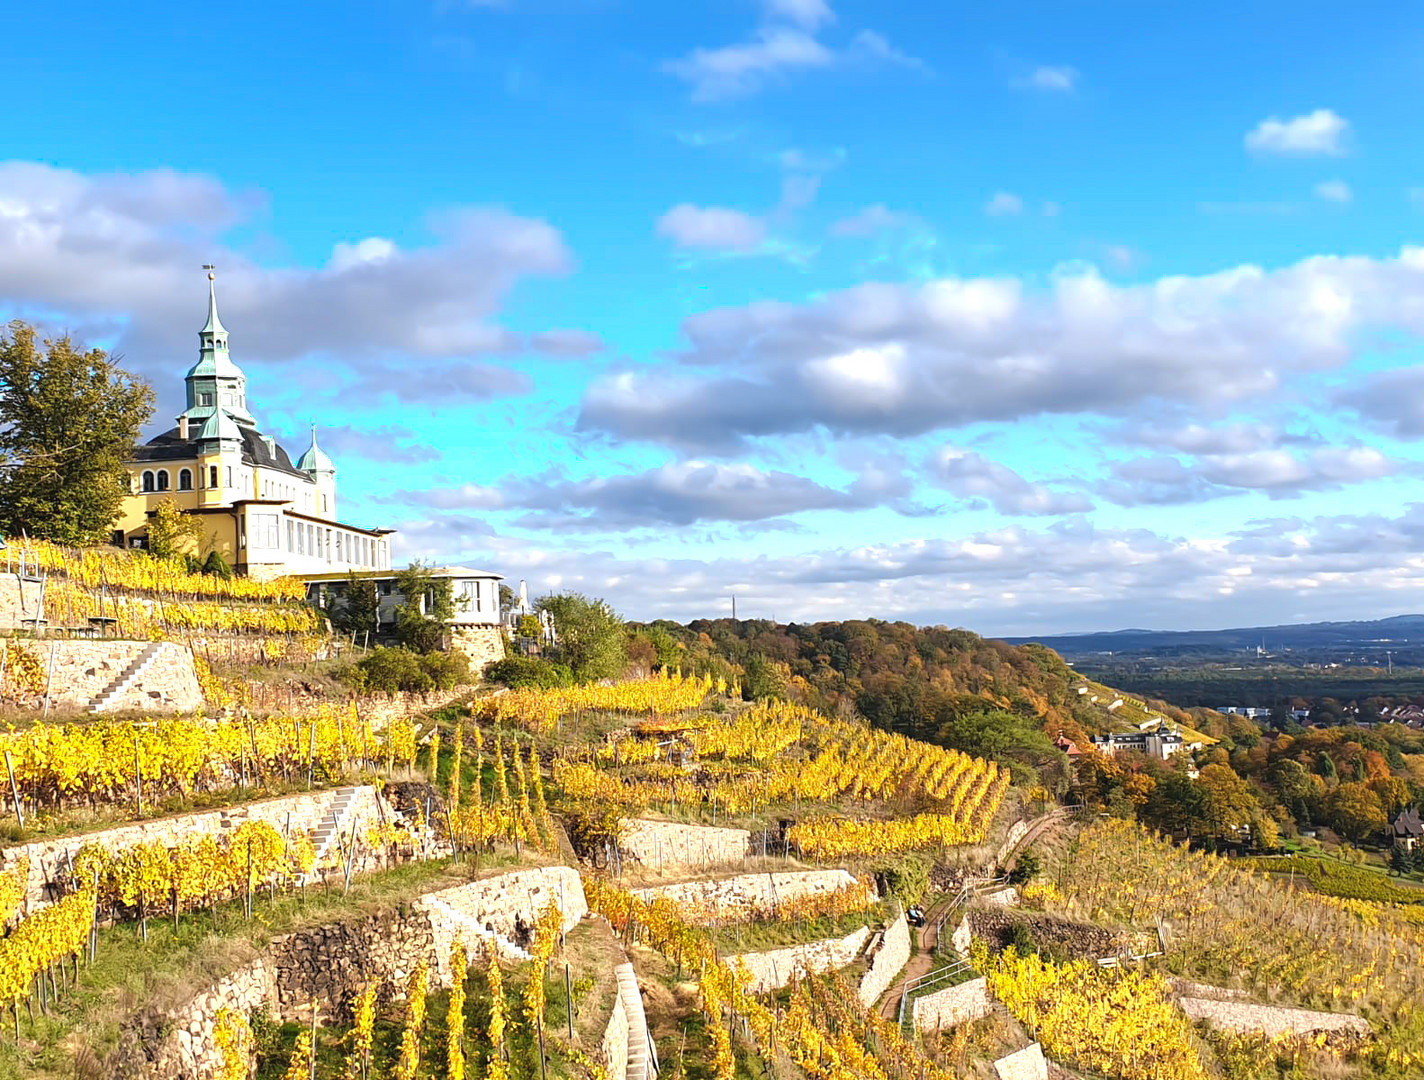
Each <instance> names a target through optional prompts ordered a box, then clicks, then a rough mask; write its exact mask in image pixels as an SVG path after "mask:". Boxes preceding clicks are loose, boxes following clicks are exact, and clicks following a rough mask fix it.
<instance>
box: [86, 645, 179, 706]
mask: <svg viewBox="0 0 1424 1080" xmlns="http://www.w3.org/2000/svg"><path fill="white" fill-rule="evenodd" d="M162 645H163V643H162V642H161V641H152V642H149V644H147V645H145V646H144V647H143V651H142V652H140V653H139V654H138V655H137V656H135V657H134V658H133V659H132V660H130V661H129V663H128V666H127V667H126V668H124V670H123V671H121V672H119V675H118V678H116V679H115V680H114V681H113V682H111V683H110V684H109V685H108V686H106V687H104V689H103V690H101V691H100V692H99V695H98V696H97V697H95V698H94V699H93V700H92V701H90V702H89V711H90V712H91V713H98V712H104V711H105V710H106V709H108V708H110V707H111V706H112V705H113V703H114V702H115V701H117V700H118V699H119V698H121V697H123V695H124V694H125V693H127V692H128V690H129V688H130V687H131V686H133V684H134V683H136V682H137V681H138V680H139V678H140V676H142V675H143V673H144V672H145V671H146V670H148V666H149V665H150V664H151V663H153V661H154V658H155V657H157V656H158V650H159V649H160V647H161V646H162Z"/></svg>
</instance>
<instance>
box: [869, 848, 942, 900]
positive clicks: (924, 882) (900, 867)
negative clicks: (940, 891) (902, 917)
mask: <svg viewBox="0 0 1424 1080" xmlns="http://www.w3.org/2000/svg"><path fill="white" fill-rule="evenodd" d="M875 876H876V878H877V884H878V885H879V886H880V892H881V894H882V895H885V896H893V897H894V898H895V899H896V900H899V901H900V903H902V904H904V905H906V906H909V905H910V904H915V903H918V902H919V901H920V899H921V898H922V897H923V896H924V895H925V893H926V892H928V891H929V887H930V865H929V863H928V862H927V861H926V860H924V859H922V858H919V857H917V856H914V855H907V856H906V857H905V858H903V859H901V860H899V861H898V862H896V863H894V864H892V865H890V866H884V867H880V868H878V869H877V870H876V871H875Z"/></svg>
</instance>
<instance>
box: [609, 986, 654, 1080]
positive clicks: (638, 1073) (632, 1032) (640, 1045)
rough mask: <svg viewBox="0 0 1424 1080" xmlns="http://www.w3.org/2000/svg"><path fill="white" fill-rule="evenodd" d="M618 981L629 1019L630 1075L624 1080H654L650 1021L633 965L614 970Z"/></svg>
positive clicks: (628, 1073)
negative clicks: (649, 1030)
mask: <svg viewBox="0 0 1424 1080" xmlns="http://www.w3.org/2000/svg"><path fill="white" fill-rule="evenodd" d="M613 973H614V975H616V976H617V978H618V999H619V1000H620V1001H621V1002H623V1013H624V1015H626V1016H627V1017H628V1071H627V1074H626V1077H625V1080H654V1077H656V1076H657V1075H658V1062H657V1058H656V1057H654V1056H653V1055H652V1051H651V1043H650V1041H649V1039H648V1017H647V1014H646V1013H645V1012H643V994H642V991H640V990H639V989H638V976H637V975H636V974H635V973H634V971H633V965H632V964H619V965H618V966H617V967H616V968H614V969H613Z"/></svg>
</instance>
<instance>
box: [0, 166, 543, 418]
mask: <svg viewBox="0 0 1424 1080" xmlns="http://www.w3.org/2000/svg"><path fill="white" fill-rule="evenodd" d="M261 205H262V202H261V200H260V199H259V198H257V197H256V196H252V195H248V194H242V193H236V194H235V193H232V192H230V191H228V190H227V189H226V188H224V187H223V186H222V185H221V184H220V183H218V182H217V181H216V180H214V179H212V178H210V177H204V176H194V175H188V174H182V173H176V172H173V171H171V170H155V171H151V172H144V173H137V174H134V175H123V174H116V175H99V176H86V175H83V174H80V173H77V172H72V171H69V170H65V169H56V168H52V167H50V166H45V165H33V164H24V163H14V162H11V163H7V164H0V297H3V298H4V300H5V301H6V302H8V304H9V305H11V310H12V311H14V312H15V313H16V314H20V315H24V314H26V313H29V312H40V313H58V314H59V315H60V316H62V317H63V318H64V319H65V320H66V322H67V325H69V326H72V327H74V329H75V330H76V333H77V334H78V335H80V336H84V337H88V338H91V339H96V340H101V341H105V342H106V343H108V344H110V345H112V346H113V347H114V348H115V349H116V350H118V351H120V352H122V353H124V354H125V357H126V359H127V361H128V362H129V363H130V364H132V365H133V367H134V368H135V369H136V370H138V371H140V372H142V373H143V374H146V375H148V376H150V377H151V378H153V379H154V380H155V381H156V382H157V383H158V385H159V387H160V389H161V390H162V389H164V388H166V387H169V386H172V385H173V365H174V361H173V357H174V356H175V355H177V356H188V355H190V354H191V353H192V351H193V349H194V347H195V335H196V330H197V327H198V326H200V325H201V320H202V315H203V307H204V299H205V298H204V297H203V295H202V293H203V284H204V283H203V281H202V279H201V278H200V276H199V272H198V267H199V266H200V265H202V264H203V263H206V262H214V263H216V264H217V265H218V289H219V297H220V301H221V304H222V312H223V319H224V321H225V322H226V323H227V325H228V328H229V329H230V330H231V331H232V345H233V353H234V356H235V357H236V358H237V360H238V361H239V363H242V364H243V365H245V366H248V367H249V371H251V370H252V368H253V367H254V366H255V367H257V368H260V367H261V366H262V365H265V364H274V363H278V362H286V361H292V360H295V359H298V358H301V357H306V356H309V355H313V354H325V355H329V356H335V357H340V363H339V364H337V365H334V366H335V368H336V370H337V371H338V372H340V371H342V370H343V369H344V370H345V371H346V372H348V373H349V374H351V375H352V376H354V378H355V379H356V380H357V381H358V382H359V381H360V380H362V379H363V378H369V377H376V376H379V377H385V376H386V374H387V373H388V372H389V370H390V368H391V366H392V365H393V364H394V362H395V358H397V357H412V356H413V357H418V358H420V360H421V362H422V365H423V368H422V374H423V375H424V374H429V375H430V376H431V377H432V378H433V380H434V381H435V382H437V383H442V384H444V385H445V386H446V387H447V388H450V389H453V390H455V391H456V392H457V393H458V394H460V395H461V396H466V397H468V396H489V395H491V394H499V393H509V392H518V391H519V390H521V389H524V388H527V379H526V378H525V377H524V376H522V375H520V374H519V373H517V372H512V371H507V370H504V369H498V368H494V367H492V366H490V365H454V364H453V363H452V362H453V361H455V360H457V359H459V360H463V359H465V358H468V357H470V356H473V355H476V354H491V353H504V352H513V351H517V349H518V348H519V347H520V341H519V338H518V336H517V335H514V334H511V333H510V332H509V331H507V330H505V329H504V328H503V327H501V326H500V325H499V324H498V323H497V322H496V321H495V320H496V316H497V314H498V312H499V309H500V307H501V306H502V304H503V301H504V299H505V297H506V296H507V295H508V293H509V291H510V290H511V289H512V288H513V287H514V285H515V284H516V283H517V282H519V281H521V280H523V279H525V278H527V277H530V276H547V275H562V274H564V273H566V272H567V271H568V270H569V268H570V264H571V259H570V256H569V252H568V250H567V248H566V247H565V245H564V242H563V239H562V238H561V237H560V235H559V233H558V231H557V230H556V229H554V228H552V227H551V226H549V225H548V224H546V223H544V222H542V221H538V220H534V219H531V218H522V217H518V216H516V215H514V214H510V213H507V212H505V211H502V210H489V209H471V208H461V209H453V210H449V211H446V212H444V213H441V214H438V215H435V216H433V217H432V218H431V219H430V220H429V222H428V226H429V231H430V234H431V237H432V239H431V242H430V243H429V244H427V245H426V246H423V247H410V248H402V247H399V246H397V245H396V244H394V243H393V242H391V241H390V240H386V239H384V238H380V237H368V238H365V239H362V240H358V241H354V242H351V243H342V244H337V245H336V246H335V247H334V248H333V251H332V255H331V258H330V260H329V261H328V263H327V264H326V265H325V266H324V267H320V268H316V269H309V268H305V267H296V266H267V265H258V264H256V263H254V262H253V261H251V260H249V259H248V258H247V257H246V256H244V255H242V254H239V253H237V252H235V251H232V250H230V249H228V248H227V247H226V246H225V243H224V240H223V236H224V234H225V232H226V230H228V229H230V228H231V227H233V226H234V225H237V224H239V223H241V222H244V221H247V220H249V219H251V218H252V216H253V214H254V213H255V212H256V211H257V210H258V209H260V207H261ZM297 374H298V377H299V375H300V373H297ZM416 381H417V380H410V379H408V378H402V379H399V380H397V382H408V383H413V382H416ZM395 389H396V390H397V392H398V393H399V394H400V396H402V397H404V398H407V399H409V395H408V394H406V393H405V392H403V391H401V390H400V388H398V387H397V388H395ZM164 404H166V403H164Z"/></svg>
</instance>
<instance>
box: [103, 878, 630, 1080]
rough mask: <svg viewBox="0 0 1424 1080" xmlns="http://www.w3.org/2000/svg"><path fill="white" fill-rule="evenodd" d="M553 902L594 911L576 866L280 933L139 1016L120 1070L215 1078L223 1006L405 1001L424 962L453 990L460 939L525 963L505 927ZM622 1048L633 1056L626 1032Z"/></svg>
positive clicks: (435, 981) (439, 983)
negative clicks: (180, 1001)
mask: <svg viewBox="0 0 1424 1080" xmlns="http://www.w3.org/2000/svg"><path fill="white" fill-rule="evenodd" d="M550 898H554V899H562V901H563V904H564V909H563V914H564V928H565V930H568V929H572V927H573V926H574V925H576V924H577V923H578V921H579V919H580V918H582V917H583V915H584V913H585V912H586V911H587V910H588V908H587V901H586V900H585V898H584V894H583V886H582V883H581V882H580V880H579V876H578V873H577V871H575V870H573V869H572V868H571V867H566V866H550V867H540V868H537V869H530V870H516V871H512V872H510V873H505V874H498V875H495V876H492V877H488V878H482V879H481V880H479V881H473V882H470V883H468V884H465V885H457V886H453V887H452V888H449V889H442V890H440V891H439V892H434V893H427V894H425V895H424V896H421V897H418V898H417V899H416V900H414V901H412V902H411V903H410V904H408V905H402V906H401V907H400V908H399V909H386V910H383V911H378V912H375V913H373V914H368V915H360V916H357V917H354V918H351V919H347V920H345V921H342V922H334V923H329V924H326V925H324V926H316V927H308V928H306V929H303V930H300V931H297V932H295V933H291V934H284V935H282V936H280V937H277V938H274V939H273V940H272V941H271V942H270V943H269V944H268V945H267V947H266V948H265V949H264V950H263V952H262V954H261V956H259V957H258V958H257V959H255V960H254V961H252V962H251V963H250V964H248V965H247V966H245V967H244V968H242V969H241V970H240V971H237V972H235V973H233V974H232V975H229V976H227V977H226V978H224V979H222V980H220V981H219V982H218V983H216V984H215V985H213V986H212V987H209V988H208V989H206V990H204V991H202V992H200V993H198V994H196V995H194V996H193V997H192V998H191V999H190V1000H189V1001H188V1002H186V1003H185V1004H184V1005H182V1006H180V1007H178V1008H177V1009H173V1010H169V1011H166V1012H162V1013H154V1012H150V1013H148V1014H146V1015H144V1016H141V1017H138V1018H136V1019H135V1020H134V1021H133V1022H132V1023H131V1024H130V1025H129V1026H128V1030H127V1031H126V1033H125V1037H124V1041H123V1043H122V1045H121V1047H120V1051H119V1055H120V1060H121V1064H122V1071H121V1072H120V1074H119V1075H120V1076H122V1077H125V1078H133V1080H137V1078H139V1077H143V1078H146V1080H179V1078H182V1080H193V1078H197V1080H205V1078H207V1077H210V1076H212V1069H213V1065H214V1064H215V1062H216V1059H217V1055H216V1050H215V1047H214V1044H213V1024H214V1021H215V1020H216V1017H217V1013H218V1010H219V1009H220V1008H222V1007H223V1006H224V1005H227V1006H229V1007H235V1008H240V1009H241V1010H242V1011H243V1012H244V1013H245V1012H247V1011H248V1010H250V1009H252V1008H253V1007H255V1006H257V1005H260V1004H263V1003H266V1004H267V1005H269V1006H270V1007H271V1009H272V1012H273V1014H274V1015H275V1016H276V1017H277V1018H278V1019H281V1020H296V1021H306V1020H310V1009H311V1002H312V1000H313V999H315V1000H317V1001H318V1002H320V1003H321V1005H322V1007H323V1010H324V1011H325V1013H326V1015H328V1016H331V1015H333V1013H335V1014H336V1015H340V1016H343V1017H344V1016H345V1013H346V1011H347V1010H348V1008H349V1004H350V1001H351V999H352V998H353V997H354V996H355V995H356V994H357V993H359V992H360V991H361V990H362V989H363V988H364V987H365V986H366V985H367V984H368V983H369V982H371V981H372V980H374V981H375V982H376V984H377V987H378V993H379V996H380V998H381V1000H382V1001H385V1002H389V1001H391V1000H393V999H397V998H399V997H401V996H402V994H403V992H404V984H405V982H406V980H407V978H408V977H409V975H410V972H412V971H413V970H415V968H416V966H417V965H418V964H419V963H420V962H421V961H422V960H423V961H425V962H426V964H427V965H428V966H429V970H430V984H431V987H432V988H437V989H443V988H445V987H448V986H449V984H450V979H451V973H450V969H449V956H450V951H451V949H452V948H453V945H454V942H455V941H457V940H460V941H463V942H464V943H465V945H466V948H467V949H469V950H471V951H472V952H475V953H476V954H478V952H480V951H483V949H484V948H485V947H486V946H491V945H492V946H494V947H496V948H498V949H499V951H500V952H501V953H503V954H504V955H505V956H508V957H511V958H520V959H523V958H525V957H527V955H528V954H527V953H525V952H524V950H523V949H521V948H520V947H519V945H518V943H516V942H513V941H510V940H509V939H508V938H506V937H504V936H503V933H504V928H510V929H513V928H514V927H516V926H517V924H518V922H519V921H520V920H522V921H523V922H524V923H525V924H526V925H528V924H532V923H533V921H534V920H535V919H537V918H538V916H539V914H540V913H541V912H542V911H543V910H544V907H545V905H546V904H547V903H548V901H549V899H550ZM616 1012H617V1010H616V1009H615V1013H616ZM610 1023H612V1022H610ZM625 1026H626V1017H625ZM605 1040H607V1036H605ZM623 1053H624V1055H625V1060H626V1054H627V1039H626V1035H625V1037H624V1048H623Z"/></svg>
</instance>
